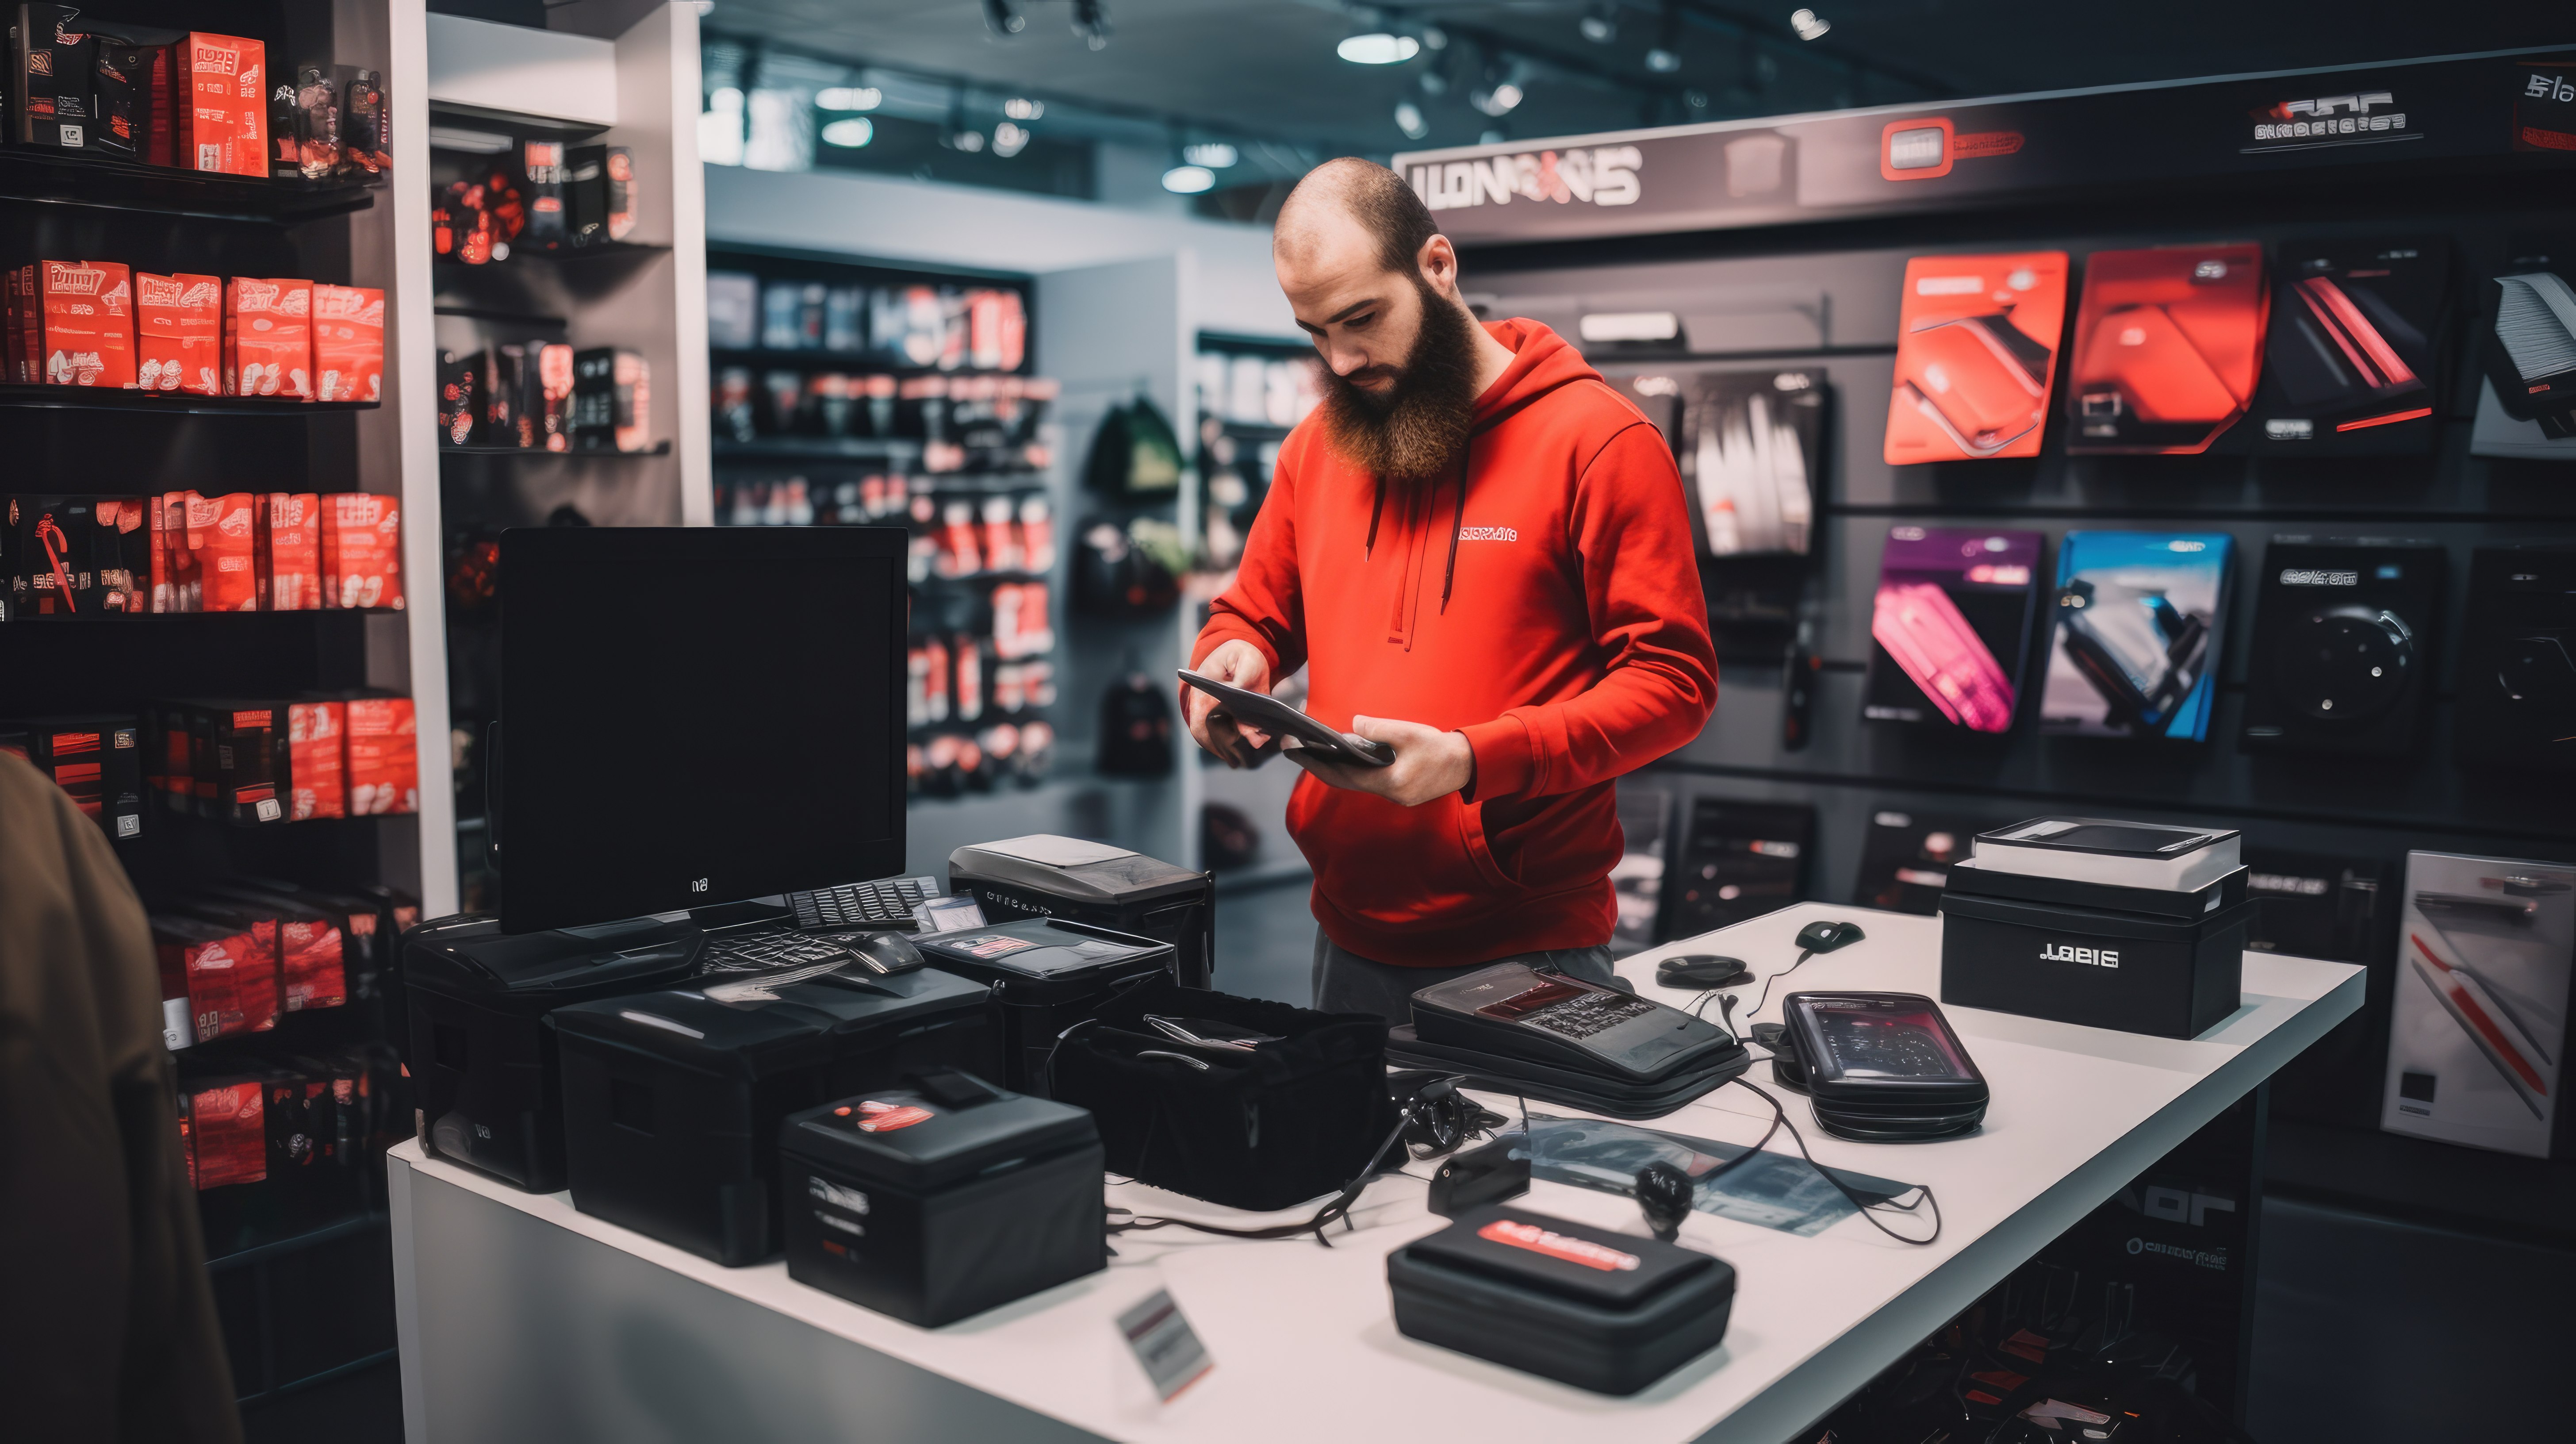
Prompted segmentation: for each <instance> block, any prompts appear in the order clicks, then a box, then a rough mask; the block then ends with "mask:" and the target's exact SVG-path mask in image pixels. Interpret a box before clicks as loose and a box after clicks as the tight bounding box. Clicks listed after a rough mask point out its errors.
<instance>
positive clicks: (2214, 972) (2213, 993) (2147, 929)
mask: <svg viewBox="0 0 2576 1444" xmlns="http://www.w3.org/2000/svg"><path fill="white" fill-rule="evenodd" d="M2034 834H2037V835H2038V836H2040V837H2043V838H2050V839H2053V840H2052V841H2050V842H2049V843H2048V845H2047V846H2046V847H2035V846H2030V845H2027V844H2028V843H2029V842H2030V840H2031V839H2032V838H2033V835H2034ZM2240 843H2241V839H2240V838H2239V837H2238V836H2237V834H2235V833H2233V832H2216V831H2208V830H2195V829H2186V828H2172V827H2162V826H2156V825H2151V824H2144V823H2123V822H2109V821H2103V820H2099V819H2091V818H2064V819H2032V820H2031V821H2028V822H2022V823H2016V824H2014V825H2013V826H2012V827H2009V828H1999V829H1997V830H1995V831H1994V832H1989V833H1985V834H1982V835H1980V836H1979V838H1978V839H1977V854H1976V856H1974V857H1971V858H1967V859H1964V860H1962V861H1961V862H1959V863H1958V864H1957V865H1955V866H1953V867H1952V868H1951V869H1950V874H1949V886H1948V888H1946V889H1945V890H1944V891H1943V892H1942V894H1941V1001H1942V1002H1943V1003H1944V1004H1947V1005H1950V1006H1953V1007H1962V1008H1988V1009H1992V1010H1994V1011H1996V1012H2002V1013H2019V1014H2022V1015H2024V1016H2026V1017H2033V1018H2049V1019H2054V1020H2055V1021H2057V1022H2061V1023H2079V1024H2082V1025H2084V1026H2086V1027H2091V1028H2116V1029H2119V1030H2120V1031H2122V1032H2127V1033H2149V1034H2153V1035H2155V1036H2158V1037H2164V1038H2193V1037H2198V1036H2199V1035H2200V1034H2201V1033H2203V1032H2205V1031H2207V1030H2208V1029H2209V1028H2210V1027H2212V1026H2213V1025H2215V1024H2216V1023H2218V1022H2219V1021H2221V1020H2222V1019H2224V1018H2226V1017H2227V1016H2228V1015H2229V1014H2231V1013H2233V1012H2235V1011H2236V1008H2237V1005H2238V1003H2239V1001H2240V997H2239V983H2240V980H2241V978H2242V976H2243V972H2244V964H2245V941H2246V935H2247V930H2248V928H2249V927H2250V926H2251V924H2252V923H2253V920H2254V914H2255V911H2256V904H2255V903H2253V902H2251V901H2249V900H2247V898H2246V895H2245V883H2246V876H2247V871H2248V870H2247V869H2246V867H2245V866H2244V864H2243V863H2242V862H2241V861H2240V860H2239V856H2238V854H2239V849H2240Z"/></svg>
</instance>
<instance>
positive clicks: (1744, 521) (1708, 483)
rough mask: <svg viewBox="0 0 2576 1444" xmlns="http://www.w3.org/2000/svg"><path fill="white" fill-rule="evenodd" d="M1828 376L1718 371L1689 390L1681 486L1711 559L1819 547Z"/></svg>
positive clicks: (1691, 382)
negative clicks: (1816, 528) (1817, 518)
mask: <svg viewBox="0 0 2576 1444" xmlns="http://www.w3.org/2000/svg"><path fill="white" fill-rule="evenodd" d="M1824 383H1825V378H1824V374H1823V373H1822V372H1816V371H1712V372H1703V373H1700V374H1698V375H1694V376H1690V377H1688V378H1687V380H1686V381H1685V383H1684V387H1683V394H1682V428H1681V435H1682V436H1683V437H1684V438H1686V440H1685V441H1684V443H1683V444H1682V446H1681V447H1680V448H1679V450H1680V463H1681V473H1682V484H1683V485H1684V486H1685V487H1687V488H1688V489H1689V491H1690V496H1691V536H1692V539H1693V540H1694V541H1696V542H1697V543H1698V544H1699V553H1700V555H1701V556H1704V557H1731V556H1739V555H1745V554H1749V553H1764V552H1785V553H1788V554H1790V555H1793V556H1805V555H1806V554H1807V553H1808V552H1810V551H1812V550H1813V549H1814V526H1815V515H1816V493H1817V489H1818V487H1817V479H1818V477H1819V476H1820V474H1821V471H1820V467H1821V462H1822V454H1823V447H1824V433H1825V385H1824Z"/></svg>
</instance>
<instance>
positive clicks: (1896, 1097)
mask: <svg viewBox="0 0 2576 1444" xmlns="http://www.w3.org/2000/svg"><path fill="white" fill-rule="evenodd" d="M1924 1015H1929V1020H1928V1026H1926V1025H1925V1024H1920V1023H1914V1022H1911V1021H1910V1020H1911V1019H1913V1018H1916V1017H1922V1016H1924ZM1780 1016H1781V1017H1782V1018H1783V1019H1784V1020H1786V1025H1785V1028H1784V1036H1783V1039H1782V1042H1783V1045H1784V1048H1783V1051H1782V1052H1781V1053H1780V1054H1778V1055H1777V1056H1775V1057H1774V1059H1773V1061H1772V1064H1771V1067H1772V1073H1773V1076H1774V1077H1776V1078H1778V1079H1779V1081H1780V1082H1781V1083H1782V1084H1783V1085H1784V1086H1787V1087H1791V1088H1795V1089H1797V1090H1798V1091H1800V1092H1802V1093H1805V1094H1806V1095H1807V1097H1808V1099H1809V1100H1810V1101H1811V1102H1812V1103H1813V1104H1814V1106H1815V1113H1816V1123H1817V1126H1819V1127H1821V1128H1823V1129H1824V1130H1825V1131H1826V1132H1828V1133H1831V1134H1833V1135H1834V1136H1835V1137H1837V1138H1854V1139H1860V1140H1862V1141H1865V1142H1873V1143H1893V1142H1905V1141H1913V1140H1925V1139H1934V1138H1948V1137H1954V1136H1956V1135H1959V1134H1963V1133H1967V1132H1969V1131H1971V1130H1973V1129H1974V1128H1976V1127H1977V1125H1978V1124H1979V1123H1980V1122H1982V1121H1983V1120H1984V1119H1985V1116H1986V1104H1987V1102H1988V1100H1989V1098H1990V1096H1991V1095H1990V1094H1989V1092H1988V1090H1987V1088H1986V1078H1985V1075H1984V1074H1983V1073H1981V1072H1979V1071H1978V1070H1977V1063H1976V1060H1975V1059H1973V1058H1971V1057H1969V1056H1968V1045H1967V1044H1966V1043H1964V1042H1962V1041H1961V1040H1960V1038H1959V1036H1958V1034H1957V1032H1956V1031H1954V1030H1953V1029H1952V1028H1951V1027H1950V1020H1949V1019H1948V1018H1945V1017H1943V1016H1942V1015H1941V1007H1940V1005H1939V1004H1938V1003H1935V1002H1933V1001H1932V1000H1931V999H1930V998H1927V997H1924V996H1923V995H1922V994H1920V993H1791V994H1790V995H1789V996H1788V997H1786V998H1784V999H1782V1000H1781V1003H1780ZM1835 1017H1840V1018H1848V1019H1852V1020H1854V1021H1856V1022H1859V1023H1862V1024H1868V1023H1873V1022H1875V1023H1879V1024H1883V1025H1888V1026H1885V1027H1881V1028H1878V1029H1854V1030H1847V1031H1846V1032H1845V1034H1844V1037H1845V1039H1846V1040H1850V1039H1854V1038H1861V1039H1874V1041H1862V1042H1860V1043H1858V1044H1857V1046H1856V1047H1852V1048H1848V1049H1847V1051H1850V1052H1857V1053H1858V1054H1859V1055H1860V1056H1861V1057H1862V1058H1864V1059H1867V1060H1868V1062H1869V1063H1870V1064H1873V1065H1878V1066H1866V1067H1864V1068H1862V1069H1859V1070H1854V1069H1852V1068H1849V1067H1847V1066H1846V1063H1845V1061H1844V1060H1843V1059H1841V1058H1838V1052H1840V1051H1846V1050H1837V1049H1836V1047H1835V1046H1834V1039H1832V1038H1830V1037H1828V1036H1827V1032H1826V1027H1825V1020H1826V1019H1828V1018H1835ZM1908 1034H1911V1035H1912V1036H1910V1037H1909V1036H1907V1035H1908ZM1926 1035H1937V1036H1932V1037H1930V1039H1929V1042H1930V1046H1931V1048H1932V1049H1933V1050H1935V1051H1936V1052H1937V1053H1938V1054H1939V1055H1940V1060H1941V1061H1940V1064H1939V1066H1938V1067H1936V1068H1933V1069H1929V1070H1926V1069H1922V1068H1920V1067H1919V1066H1909V1064H1910V1062H1912V1061H1919V1059H1920V1058H1921V1053H1920V1051H1919V1050H1920V1049H1922V1048H1923V1046H1924V1044H1925V1039H1926ZM1909 1052H1911V1053H1912V1055H1913V1059H1912V1060H1909V1058H1908V1056H1907V1055H1908V1053H1909ZM1873 1054H1875V1055H1876V1056H1875V1057H1873V1056H1871V1055H1873ZM1891 1054H1893V1055H1894V1056H1892V1057H1891V1056H1890V1055H1891Z"/></svg>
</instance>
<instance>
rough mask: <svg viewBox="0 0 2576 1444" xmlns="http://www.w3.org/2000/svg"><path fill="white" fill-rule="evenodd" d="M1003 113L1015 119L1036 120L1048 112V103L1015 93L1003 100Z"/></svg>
mask: <svg viewBox="0 0 2576 1444" xmlns="http://www.w3.org/2000/svg"><path fill="white" fill-rule="evenodd" d="M1002 114H1004V115H1007V116H1009V117H1010V118H1011V119H1013V120H1036V119H1039V118H1040V117H1042V116H1044V115H1045V114H1046V103H1045V102H1044V101H1038V100H1028V99H1024V98H1022V97H1020V96H1016V95H1015V96H1012V97H1011V98H1010V99H1008V100H1006V101H1003V102H1002Z"/></svg>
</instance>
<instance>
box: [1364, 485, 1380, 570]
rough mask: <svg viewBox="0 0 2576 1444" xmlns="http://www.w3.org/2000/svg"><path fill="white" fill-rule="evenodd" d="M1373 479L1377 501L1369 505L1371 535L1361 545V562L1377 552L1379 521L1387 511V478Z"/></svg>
mask: <svg viewBox="0 0 2576 1444" xmlns="http://www.w3.org/2000/svg"><path fill="white" fill-rule="evenodd" d="M1371 479H1372V480H1373V481H1375V482H1376V483H1377V499H1376V500H1375V501H1372V502H1370V503H1369V534H1368V540H1367V541H1365V542H1362V543H1361V544H1360V560H1361V561H1367V560H1368V559H1369V556H1370V554H1371V553H1373V552H1375V551H1376V550H1377V519H1378V517H1379V516H1381V515H1383V514H1384V513H1385V511H1386V478H1385V477H1383V476H1380V477H1373V478H1371Z"/></svg>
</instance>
